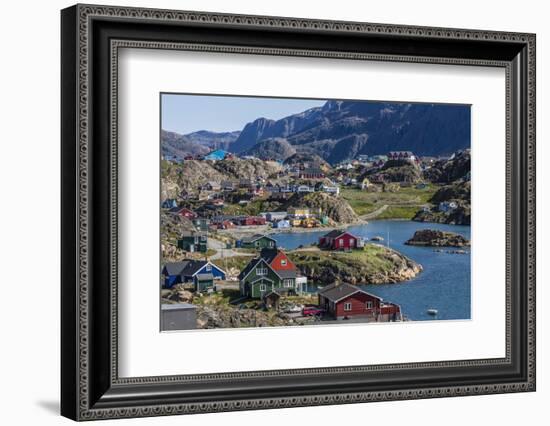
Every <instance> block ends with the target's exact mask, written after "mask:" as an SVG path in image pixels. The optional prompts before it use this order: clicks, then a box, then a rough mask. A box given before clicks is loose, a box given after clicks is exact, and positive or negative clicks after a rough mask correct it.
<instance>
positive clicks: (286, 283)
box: [283, 278, 292, 288]
mask: <svg viewBox="0 0 550 426" xmlns="http://www.w3.org/2000/svg"><path fill="white" fill-rule="evenodd" d="M283 287H287V288H288V287H292V280H291V279H288V278H287V279H285V280H283Z"/></svg>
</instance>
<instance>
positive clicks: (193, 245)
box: [178, 231, 208, 253]
mask: <svg viewBox="0 0 550 426" xmlns="http://www.w3.org/2000/svg"><path fill="white" fill-rule="evenodd" d="M178 248H180V249H182V250H185V251H189V252H201V253H205V252H206V250H208V236H207V234H206V233H204V232H197V231H185V232H183V233H182V234H181V238H180V239H179V240H178Z"/></svg>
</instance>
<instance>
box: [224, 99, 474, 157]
mask: <svg viewBox="0 0 550 426" xmlns="http://www.w3.org/2000/svg"><path fill="white" fill-rule="evenodd" d="M273 138H283V139H285V140H286V141H287V142H288V143H289V144H290V145H292V146H293V147H294V148H295V149H296V151H297V152H301V153H306V154H311V153H315V154H318V155H320V156H321V157H322V158H324V159H325V160H327V161H328V162H329V163H336V162H338V161H340V160H343V159H346V158H353V157H354V156H356V155H357V154H380V153H384V152H388V151H398V150H408V151H413V152H415V153H416V154H417V155H423V156H425V155H443V154H449V155H450V154H451V153H452V152H455V151H457V150H460V149H464V148H468V147H469V146H470V110H469V107H467V106H457V105H443V104H408V103H402V104H397V103H380V102H364V101H363V102H362V101H328V102H327V103H326V104H325V105H324V106H323V107H317V108H312V109H309V110H307V111H304V112H302V113H300V114H294V115H291V116H289V117H285V118H283V119H280V120H269V119H266V118H259V119H257V120H255V121H253V122H251V123H249V124H247V125H246V126H245V127H244V129H243V130H242V132H241V133H240V135H239V137H238V138H237V140H236V141H235V142H234V143H233V144H232V145H231V149H232V151H234V152H237V153H240V152H247V151H248V150H250V149H251V148H253V147H254V145H256V144H258V143H260V142H262V141H264V140H267V139H273Z"/></svg>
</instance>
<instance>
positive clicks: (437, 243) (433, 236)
mask: <svg viewBox="0 0 550 426" xmlns="http://www.w3.org/2000/svg"><path fill="white" fill-rule="evenodd" d="M405 244H407V245H410V246H427V247H468V246H470V241H469V240H468V239H466V238H464V237H463V236H462V235H460V234H456V233H454V232H444V231H439V230H435V229H421V230H419V231H416V232H415V233H414V236H413V237H412V238H411V239H409V240H408V241H406V242H405Z"/></svg>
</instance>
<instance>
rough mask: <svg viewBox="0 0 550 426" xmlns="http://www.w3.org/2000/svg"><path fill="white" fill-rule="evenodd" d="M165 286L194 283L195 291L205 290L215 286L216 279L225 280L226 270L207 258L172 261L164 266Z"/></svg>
mask: <svg viewBox="0 0 550 426" xmlns="http://www.w3.org/2000/svg"><path fill="white" fill-rule="evenodd" d="M162 275H163V276H164V287H165V288H172V287H173V286H174V285H176V284H181V283H193V284H194V287H195V291H205V290H208V289H209V288H214V287H215V281H216V280H225V277H226V274H225V271H224V270H223V269H221V268H218V267H217V266H216V265H214V264H213V263H211V262H209V261H207V260H194V259H185V260H182V261H181V262H171V263H167V264H166V265H164V268H162Z"/></svg>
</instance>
